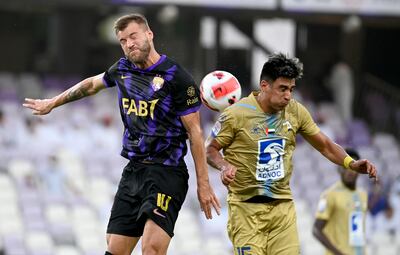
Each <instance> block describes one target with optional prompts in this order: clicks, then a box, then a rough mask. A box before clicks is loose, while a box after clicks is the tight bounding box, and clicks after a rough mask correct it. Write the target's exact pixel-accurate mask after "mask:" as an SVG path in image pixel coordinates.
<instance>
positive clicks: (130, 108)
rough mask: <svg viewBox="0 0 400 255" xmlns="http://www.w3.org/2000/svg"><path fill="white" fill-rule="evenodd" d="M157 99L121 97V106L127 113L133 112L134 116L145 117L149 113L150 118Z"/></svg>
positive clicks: (152, 115)
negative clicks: (146, 99) (145, 99)
mask: <svg viewBox="0 0 400 255" xmlns="http://www.w3.org/2000/svg"><path fill="white" fill-rule="evenodd" d="M158 100H159V99H154V100H151V101H143V100H138V101H137V102H136V101H135V99H130V98H125V97H124V98H122V107H123V108H124V111H125V113H126V114H127V115H130V114H135V115H136V116H140V117H146V116H148V115H150V118H152V119H154V109H155V108H156V104H157V102H158Z"/></svg>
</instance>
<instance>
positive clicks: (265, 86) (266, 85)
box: [260, 80, 270, 89]
mask: <svg viewBox="0 0 400 255" xmlns="http://www.w3.org/2000/svg"><path fill="white" fill-rule="evenodd" d="M268 86H270V83H269V82H268V81H267V80H261V82H260V88H261V89H265V88H267V87H268Z"/></svg>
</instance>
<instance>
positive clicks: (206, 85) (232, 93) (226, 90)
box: [200, 71, 242, 112]
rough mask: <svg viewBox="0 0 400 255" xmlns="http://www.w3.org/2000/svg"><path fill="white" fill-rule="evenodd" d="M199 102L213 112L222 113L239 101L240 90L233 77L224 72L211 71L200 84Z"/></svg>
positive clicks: (237, 82)
mask: <svg viewBox="0 0 400 255" xmlns="http://www.w3.org/2000/svg"><path fill="white" fill-rule="evenodd" d="M200 92H201V100H202V101H203V103H204V104H205V105H206V106H207V107H208V108H210V109H211V110H214V111H219V112H221V111H223V110H224V109H225V108H226V107H228V106H230V105H232V104H234V103H236V102H237V101H239V99H240V97H241V95H242V88H241V86H240V83H239V81H238V80H237V79H236V77H235V76H234V75H232V74H231V73H229V72H226V71H213V72H211V73H209V74H207V75H206V76H204V78H203V80H202V81H201V83H200Z"/></svg>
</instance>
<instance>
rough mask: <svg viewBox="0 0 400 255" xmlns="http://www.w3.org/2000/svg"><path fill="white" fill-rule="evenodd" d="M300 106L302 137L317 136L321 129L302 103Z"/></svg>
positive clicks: (299, 116) (300, 130) (299, 115)
mask: <svg viewBox="0 0 400 255" xmlns="http://www.w3.org/2000/svg"><path fill="white" fill-rule="evenodd" d="M297 105H298V118H299V132H300V133H301V134H302V135H307V136H309V135H316V134H317V133H318V132H319V127H318V126H317V124H316V123H315V122H314V120H313V119H312V117H311V114H310V112H309V111H308V110H307V109H306V108H305V107H304V106H303V105H302V104H300V103H297Z"/></svg>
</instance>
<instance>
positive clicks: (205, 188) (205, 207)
mask: <svg viewBox="0 0 400 255" xmlns="http://www.w3.org/2000/svg"><path fill="white" fill-rule="evenodd" d="M197 197H198V198H199V202H200V207H201V211H203V212H204V214H205V216H206V218H207V219H212V212H211V211H212V210H211V206H212V207H214V210H215V211H216V212H217V214H218V215H220V214H221V204H220V202H219V200H218V198H217V196H216V195H215V193H214V190H213V189H212V187H211V186H210V183H209V182H208V181H207V182H203V183H201V184H198V185H197Z"/></svg>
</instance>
